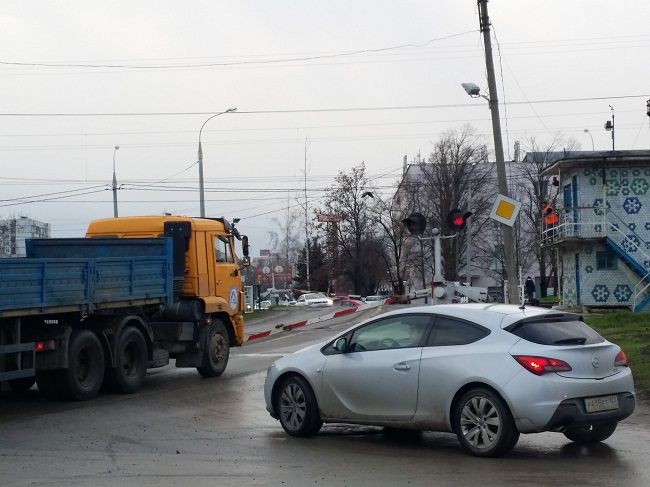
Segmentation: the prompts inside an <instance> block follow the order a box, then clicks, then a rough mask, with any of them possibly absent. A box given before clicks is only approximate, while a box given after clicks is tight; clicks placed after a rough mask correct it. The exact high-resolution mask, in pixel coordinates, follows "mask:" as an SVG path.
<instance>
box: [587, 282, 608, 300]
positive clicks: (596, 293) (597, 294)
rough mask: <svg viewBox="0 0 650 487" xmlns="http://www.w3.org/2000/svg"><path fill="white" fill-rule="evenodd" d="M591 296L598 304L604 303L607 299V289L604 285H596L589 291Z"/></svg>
mask: <svg viewBox="0 0 650 487" xmlns="http://www.w3.org/2000/svg"><path fill="white" fill-rule="evenodd" d="M591 295H592V296H593V298H594V299H595V300H596V302H598V303H604V302H605V301H607V299H609V289H608V288H607V286H606V285H605V284H596V285H595V286H594V288H593V289H592V290H591Z"/></svg>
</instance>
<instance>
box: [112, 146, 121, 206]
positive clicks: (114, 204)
mask: <svg viewBox="0 0 650 487" xmlns="http://www.w3.org/2000/svg"><path fill="white" fill-rule="evenodd" d="M119 149H120V146H119V145H116V146H115V148H114V149H113V217H115V218H117V176H116V175H115V153H116V152H117V151H118V150H119Z"/></svg>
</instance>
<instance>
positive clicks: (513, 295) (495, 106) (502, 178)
mask: <svg viewBox="0 0 650 487" xmlns="http://www.w3.org/2000/svg"><path fill="white" fill-rule="evenodd" d="M483 29H484V30H485V29H487V27H483ZM487 31H488V35H489V29H487ZM484 34H485V31H484ZM489 42H490V41H489V37H488V38H486V40H485V45H486V47H485V51H486V57H488V58H489V61H488V63H489V64H490V65H491V64H492V51H491V50H488V45H489ZM488 74H489V75H490V76H488V84H489V93H490V96H486V95H483V94H482V93H481V89H480V88H479V87H478V85H476V84H474V83H461V86H462V87H463V89H464V90H465V91H466V92H467V94H468V95H469V96H471V97H472V98H478V97H481V98H485V99H486V100H487V101H488V104H489V106H490V112H491V114H492V133H493V135H494V155H495V157H496V166H497V181H498V185H499V193H500V194H502V195H503V196H508V180H507V178H506V163H505V159H504V156H503V140H502V138H501V120H500V118H499V100H498V99H497V97H496V93H497V89H496V79H495V78H494V72H493V71H492V70H488ZM501 231H502V232H503V242H504V245H503V251H504V254H505V260H506V277H507V278H508V297H509V302H511V303H516V302H517V301H518V296H519V290H518V285H517V283H518V279H517V266H516V263H515V252H514V248H513V242H514V240H513V235H512V228H511V227H509V226H508V225H506V224H503V223H502V224H501Z"/></svg>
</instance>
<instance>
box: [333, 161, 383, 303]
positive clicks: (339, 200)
mask: <svg viewBox="0 0 650 487" xmlns="http://www.w3.org/2000/svg"><path fill="white" fill-rule="evenodd" d="M372 190H373V188H371V187H370V185H369V181H368V178H367V176H366V166H365V164H364V163H363V162H362V163H361V164H359V165H357V166H354V167H352V168H351V169H350V171H349V172H344V171H341V172H339V174H338V175H337V176H336V178H335V181H334V185H333V186H332V187H330V188H329V189H328V190H327V192H326V195H325V205H324V206H325V212H326V213H330V214H335V215H340V216H341V218H342V219H341V221H340V222H339V224H338V225H337V226H336V231H337V242H338V244H339V246H340V249H341V252H340V255H341V269H340V271H341V273H342V274H343V276H345V277H346V278H347V279H348V280H349V281H350V283H351V287H352V289H353V291H354V293H355V294H359V293H366V292H367V291H373V290H374V289H371V284H372V281H374V275H375V274H376V273H377V270H376V267H377V265H376V256H375V255H374V252H372V250H371V248H370V247H371V246H372V244H373V243H372V240H373V239H372V237H373V233H374V226H373V224H372V219H371V217H370V204H371V201H369V200H370V198H364V197H363V195H364V193H366V192H367V191H372Z"/></svg>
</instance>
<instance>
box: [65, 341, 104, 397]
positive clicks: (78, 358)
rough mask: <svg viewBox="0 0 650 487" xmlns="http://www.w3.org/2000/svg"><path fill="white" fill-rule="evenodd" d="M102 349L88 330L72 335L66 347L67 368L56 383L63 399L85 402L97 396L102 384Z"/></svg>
mask: <svg viewBox="0 0 650 487" xmlns="http://www.w3.org/2000/svg"><path fill="white" fill-rule="evenodd" d="M105 365H106V364H105V362H104V349H103V348H102V344H101V343H100V341H99V338H97V335H95V333H93V332H92V331H90V330H79V331H77V332H75V333H73V334H72V336H71V337H70V343H69V345H68V368H67V369H63V370H62V371H61V372H60V377H58V379H59V380H57V381H56V382H57V383H58V385H59V386H60V388H61V392H62V395H63V397H64V398H66V399H71V400H74V401H87V400H89V399H92V398H93V397H95V396H96V395H97V393H98V392H99V389H100V388H101V387H102V383H103V382H104V371H105Z"/></svg>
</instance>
